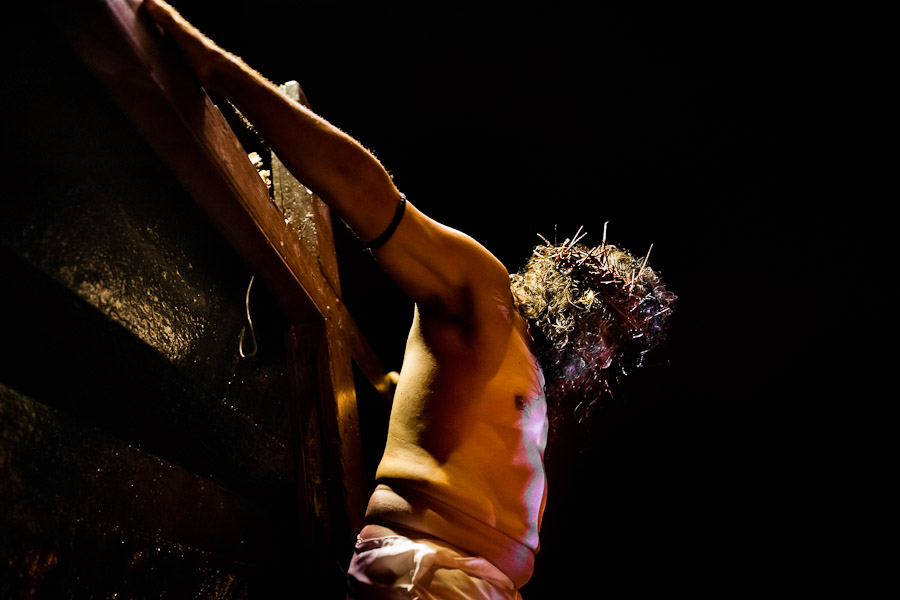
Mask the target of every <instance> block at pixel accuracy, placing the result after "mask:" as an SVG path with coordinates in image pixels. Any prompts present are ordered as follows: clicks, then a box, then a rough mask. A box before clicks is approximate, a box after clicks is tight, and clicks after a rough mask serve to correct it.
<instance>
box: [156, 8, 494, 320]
mask: <svg viewBox="0 0 900 600" xmlns="http://www.w3.org/2000/svg"><path fill="white" fill-rule="evenodd" d="M144 6H145V7H146V9H147V11H148V12H149V14H150V16H151V17H152V18H153V20H154V21H156V23H157V24H158V25H159V26H160V27H161V28H162V29H163V30H164V31H165V32H166V33H167V34H168V35H169V36H170V37H171V38H172V39H173V40H174V41H175V43H176V44H177V46H178V47H179V49H180V51H181V54H182V56H183V58H184V59H185V60H186V61H187V63H188V64H189V65H190V67H191V68H192V69H193V70H194V72H195V73H196V74H197V76H198V77H199V79H200V81H201V83H202V84H203V85H204V86H205V87H206V88H207V89H208V90H209V91H211V92H215V93H218V94H221V95H223V96H225V97H226V98H228V99H229V100H230V101H231V102H233V103H234V104H235V105H236V106H237V108H238V109H239V110H240V111H241V113H242V114H243V115H244V116H245V117H246V118H247V119H248V120H249V121H250V122H251V123H252V124H253V126H254V127H255V128H256V130H257V131H258V132H259V133H260V135H261V136H262V137H263V138H264V139H265V140H266V142H267V143H268V144H269V145H270V146H271V147H272V149H273V150H274V151H275V153H276V154H277V155H278V157H279V158H280V159H281V160H282V162H284V164H285V165H286V166H287V167H288V169H289V170H290V171H291V172H292V173H293V174H294V175H295V176H296V177H297V178H298V179H299V180H300V181H302V182H303V183H304V184H305V185H307V186H309V188H310V189H312V190H313V191H314V192H315V193H316V194H318V196H319V197H320V198H322V200H324V201H325V202H326V203H327V204H328V205H329V206H330V207H331V208H332V209H334V210H335V211H336V212H337V214H338V215H339V216H340V217H341V219H343V220H344V222H345V223H347V225H349V226H350V228H351V229H352V230H353V231H354V233H355V234H356V235H357V236H358V237H359V238H360V239H362V240H364V241H366V242H369V241H372V240H375V239H377V238H379V237H380V236H382V234H384V233H385V232H386V231H387V230H388V229H389V226H391V224H392V222H393V221H394V220H395V216H396V215H397V214H398V211H397V209H398V202H399V200H400V197H401V196H400V192H399V191H398V190H397V188H396V187H395V186H394V183H393V181H392V180H391V177H390V175H389V174H388V172H387V171H386V169H385V168H384V167H383V166H382V165H381V163H380V162H379V161H378V159H377V158H375V156H374V155H372V154H371V153H370V152H369V151H368V150H366V149H365V148H363V147H362V145H361V144H359V142H357V141H356V140H354V139H353V138H352V137H350V136H348V135H347V134H345V133H344V132H342V131H341V130H339V129H338V128H336V127H334V126H333V125H331V124H330V123H328V122H327V121H325V120H324V119H323V118H321V117H319V116H318V115H316V114H315V113H313V112H312V111H310V110H309V109H307V108H306V107H304V106H302V105H300V104H298V103H296V102H293V101H291V100H290V99H288V98H287V97H286V96H284V95H283V94H281V92H280V91H279V90H278V89H277V88H276V87H275V86H274V85H273V84H272V83H271V82H269V81H268V80H266V79H265V78H264V77H262V76H261V75H260V74H259V73H257V72H256V71H254V70H253V69H251V68H250V67H249V66H247V65H246V64H245V63H244V62H243V61H242V60H241V59H239V58H238V57H236V56H234V55H232V54H230V53H228V52H226V51H225V50H223V49H222V48H220V47H219V46H217V45H216V44H215V43H214V42H213V41H212V40H210V39H209V38H207V37H206V36H204V35H203V34H202V33H201V32H200V31H198V30H197V29H196V28H195V27H193V26H192V25H191V24H190V23H188V22H187V21H186V20H185V19H184V18H183V17H181V15H179V14H178V13H177V12H176V11H175V10H174V9H173V8H172V7H171V6H169V5H168V4H166V3H165V2H162V1H160V0H145V2H144ZM374 254H375V257H376V258H377V260H378V261H379V263H380V264H381V266H382V268H384V270H385V271H386V272H387V274H388V275H389V276H390V277H391V278H392V279H393V280H394V281H395V282H396V283H397V284H398V285H399V286H400V288H401V289H402V290H403V291H404V292H406V293H407V295H409V296H410V298H412V299H413V300H414V301H415V302H416V303H417V304H419V306H420V310H422V311H423V312H433V313H434V314H435V315H436V316H442V317H447V318H448V319H456V318H459V317H462V316H465V312H466V310H467V305H468V298H467V296H468V294H469V292H470V291H471V285H472V283H473V282H474V279H475V278H476V277H479V278H481V279H482V281H481V284H482V285H483V284H486V283H487V284H489V282H492V281H496V282H497V283H498V285H503V286H507V287H508V281H507V279H506V278H507V272H506V270H505V268H504V267H503V265H502V264H500V263H499V261H497V260H496V259H495V258H494V257H493V256H492V255H491V254H490V253H489V252H488V251H487V250H486V249H484V248H483V247H482V246H481V245H479V244H478V243H477V242H475V241H474V240H472V239H471V238H469V237H468V236H466V235H464V234H462V233H460V232H458V231H454V230H452V229H450V228H448V227H445V226H443V225H441V224H439V223H437V222H435V221H434V220H432V219H430V218H428V217H427V216H426V215H424V214H423V213H421V212H420V211H418V210H417V209H416V208H415V207H414V206H412V205H410V204H408V203H407V206H406V210H405V213H404V214H403V216H402V219H401V220H400V222H399V224H398V225H397V227H396V230H395V231H394V232H393V234H392V235H391V237H390V240H389V241H388V242H386V243H384V245H382V246H381V247H380V248H378V249H377V250H375V251H374Z"/></svg>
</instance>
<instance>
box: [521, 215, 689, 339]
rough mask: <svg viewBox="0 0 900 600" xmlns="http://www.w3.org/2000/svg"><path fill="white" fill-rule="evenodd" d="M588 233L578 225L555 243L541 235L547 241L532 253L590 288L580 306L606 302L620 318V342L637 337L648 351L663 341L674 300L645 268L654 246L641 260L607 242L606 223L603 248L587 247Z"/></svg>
mask: <svg viewBox="0 0 900 600" xmlns="http://www.w3.org/2000/svg"><path fill="white" fill-rule="evenodd" d="M585 235H586V234H584V233H582V228H579V229H578V231H577V232H576V234H575V236H574V237H572V238H571V239H566V240H565V241H563V243H561V244H552V243H551V242H550V241H549V240H547V238H545V237H544V236H542V235H540V234H539V237H540V238H541V239H542V240H543V241H544V242H545V245H543V246H537V247H536V248H535V250H534V252H535V254H536V255H538V256H541V257H544V258H545V259H548V260H550V261H551V262H552V263H553V264H554V266H555V267H556V268H557V270H559V271H560V272H562V273H565V274H566V275H568V276H569V277H572V278H573V279H575V280H578V281H580V282H581V283H582V284H583V285H585V286H586V287H588V288H589V289H590V290H591V291H590V292H588V297H587V298H585V297H582V298H581V299H580V302H579V304H581V306H580V308H582V309H584V310H590V309H592V308H594V307H595V306H596V305H597V304H600V303H602V304H603V305H605V307H606V308H608V309H609V310H611V311H612V312H614V313H615V314H616V315H617V316H618V318H619V327H617V329H618V330H619V331H620V336H618V337H620V341H621V342H623V343H628V342H629V341H630V340H631V341H638V342H639V343H640V345H641V346H643V348H642V351H643V352H646V351H647V350H649V349H650V348H651V347H653V346H656V345H657V344H658V343H659V341H660V338H661V333H662V328H663V321H664V319H665V316H666V313H668V312H669V311H670V310H671V309H672V303H673V302H674V300H675V295H674V294H672V293H671V292H668V291H667V290H666V289H665V287H664V286H663V285H662V282H661V281H660V280H659V277H658V276H657V275H656V274H655V273H653V271H652V270H650V269H648V267H647V261H648V260H649V258H650V252H651V251H652V250H653V244H651V245H650V248H649V249H648V250H647V254H646V255H645V256H644V259H643V261H641V262H640V263H638V261H637V260H636V259H634V257H633V256H632V255H631V254H629V253H628V252H625V251H624V250H622V249H620V248H618V247H616V246H614V245H612V244H607V243H606V224H604V226H603V240H602V242H601V243H600V245H599V246H595V247H593V248H589V247H587V246H585V245H584V244H581V243H580V241H581V240H582V239H583V238H584V236H585ZM623 256H624V257H626V259H625V260H623ZM645 274H647V275H650V274H652V278H647V277H644V276H645ZM648 279H650V280H649V281H648Z"/></svg>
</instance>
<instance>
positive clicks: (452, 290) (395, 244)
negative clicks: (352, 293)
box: [374, 203, 509, 322]
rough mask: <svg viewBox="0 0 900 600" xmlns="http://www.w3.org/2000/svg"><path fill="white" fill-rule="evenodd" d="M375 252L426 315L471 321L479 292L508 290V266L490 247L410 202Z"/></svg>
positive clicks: (376, 256) (379, 260)
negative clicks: (393, 230) (493, 253)
mask: <svg viewBox="0 0 900 600" xmlns="http://www.w3.org/2000/svg"><path fill="white" fill-rule="evenodd" d="M374 254H375V258H376V259H377V260H378V262H379V264H380V265H381V266H382V268H383V269H384V270H385V272H386V273H387V274H388V276H390V277H391V279H393V280H394V282H396V283H397V285H398V286H399V287H400V289H402V290H403V291H404V292H405V293H406V294H407V295H408V296H409V297H410V298H412V300H413V301H414V302H416V304H417V305H418V306H419V310H420V312H421V313H422V314H423V316H424V315H429V316H432V317H437V318H440V319H442V320H447V321H454V322H460V321H468V320H469V319H468V318H467V317H470V316H471V314H470V313H471V311H472V310H473V306H474V303H473V301H474V297H475V295H477V294H479V293H482V292H492V291H494V289H495V288H500V289H503V290H508V289H509V274H508V273H507V271H506V268H505V267H504V266H503V264H502V263H501V262H500V261H499V260H497V258H496V257H494V255H492V254H491V253H490V252H489V251H488V250H487V249H486V248H484V247H483V246H482V245H481V244H479V243H478V242H476V241H475V240H473V239H472V238H471V237H469V236H468V235H466V234H464V233H462V232H460V231H457V230H455V229H452V228H450V227H447V226H445V225H442V224H441V223H438V222H437V221H435V220H433V219H431V218H429V217H428V216H426V215H425V214H423V213H422V212H421V211H419V210H417V209H416V208H415V207H414V206H412V205H411V204H409V203H407V209H406V213H405V214H404V216H403V219H402V220H401V221H400V224H399V226H398V227H397V229H396V231H395V232H394V234H393V235H392V236H391V238H390V239H389V240H388V241H387V242H386V243H385V244H384V245H383V246H381V247H380V248H379V249H377V250H375V252H374Z"/></svg>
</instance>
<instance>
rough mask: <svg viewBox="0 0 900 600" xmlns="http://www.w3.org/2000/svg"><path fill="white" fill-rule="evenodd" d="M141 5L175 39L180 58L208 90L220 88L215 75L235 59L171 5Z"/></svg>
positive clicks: (151, 1)
mask: <svg viewBox="0 0 900 600" xmlns="http://www.w3.org/2000/svg"><path fill="white" fill-rule="evenodd" d="M143 6H144V8H145V9H146V10H147V13H148V14H149V15H150V17H151V18H152V19H153V20H154V21H155V22H156V24H157V25H159V27H160V28H161V29H162V30H163V31H164V32H165V33H166V34H167V35H168V36H169V37H170V38H171V39H172V40H173V41H174V42H175V44H176V45H177V46H178V48H179V49H180V54H181V56H182V58H183V59H184V60H185V61H186V62H187V63H188V65H189V66H190V67H191V69H192V70H193V71H194V73H196V75H197V77H198V78H199V79H200V82H201V83H202V84H203V86H204V87H206V88H207V89H208V90H210V91H216V92H218V91H220V89H219V87H220V86H219V85H218V82H217V76H218V74H219V73H220V72H221V68H222V66H223V65H224V64H225V63H227V62H229V61H233V60H237V59H236V57H234V56H232V55H231V54H230V53H229V52H226V51H225V50H223V49H222V48H220V47H219V46H218V45H216V43H215V42H213V41H212V40H211V39H209V38H208V37H206V36H205V35H203V33H201V32H200V30H199V29H197V28H196V27H194V26H193V25H191V24H190V23H188V22H187V21H186V20H185V18H184V17H182V16H181V14H179V13H178V11H176V10H175V9H174V8H172V6H170V5H169V4H167V3H166V2H163V1H162V0H144V4H143Z"/></svg>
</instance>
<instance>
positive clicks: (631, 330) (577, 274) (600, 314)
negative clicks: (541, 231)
mask: <svg viewBox="0 0 900 600" xmlns="http://www.w3.org/2000/svg"><path fill="white" fill-rule="evenodd" d="M605 238H606V236H605V235H604V240H603V243H601V244H600V245H599V246H596V247H594V248H589V247H587V246H585V245H583V244H581V243H579V240H580V239H581V238H579V237H578V236H577V234H576V237H575V238H573V239H572V240H568V239H567V240H565V241H564V242H563V243H561V244H551V243H550V242H547V241H546V240H545V242H546V243H545V244H543V245H539V246H537V247H536V248H535V249H534V253H533V254H532V256H531V258H530V259H529V260H528V263H527V264H526V265H525V267H524V268H523V269H522V270H521V271H519V272H518V273H516V274H514V275H511V276H510V281H511V286H512V290H513V293H514V296H515V297H516V301H517V302H518V303H519V310H520V312H521V313H522V316H523V317H525V319H526V321H527V322H528V324H529V327H530V330H531V335H532V337H533V338H534V341H535V345H536V352H537V355H538V360H539V361H540V363H541V366H542V367H543V369H544V371H545V376H546V378H547V386H546V393H547V398H548V400H549V401H550V405H551V410H555V412H556V413H560V412H561V411H562V412H569V410H568V409H565V408H563V404H568V403H569V402H572V403H573V406H571V407H569V408H570V409H571V410H572V411H575V413H576V417H577V418H578V419H579V420H581V419H582V418H584V416H586V414H587V413H588V412H589V411H590V408H591V406H593V405H594V404H595V403H596V400H597V399H598V398H601V397H603V396H604V395H606V394H608V393H609V391H610V381H612V380H613V379H614V378H615V377H616V376H618V374H620V373H623V372H624V373H627V372H629V371H631V370H632V369H635V368H637V367H640V366H642V365H643V362H644V358H645V355H646V354H647V353H648V352H649V351H650V350H652V349H654V348H655V347H657V346H658V345H659V344H660V342H661V341H662V340H663V338H664V336H665V329H666V321H667V319H668V317H669V315H670V314H671V310H672V307H673V303H674V301H675V295H674V294H673V293H671V292H669V291H668V290H666V288H665V286H664V285H663V282H662V280H661V279H660V277H659V275H658V274H657V273H656V272H655V271H653V269H651V268H650V267H649V266H647V258H648V257H649V252H648V253H647V256H646V257H644V258H635V257H634V256H632V255H631V254H630V253H628V252H626V251H624V250H622V249H620V248H617V247H615V246H613V245H611V244H607V243H606V239H605ZM562 416H563V415H561V414H557V418H561V417H562Z"/></svg>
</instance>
